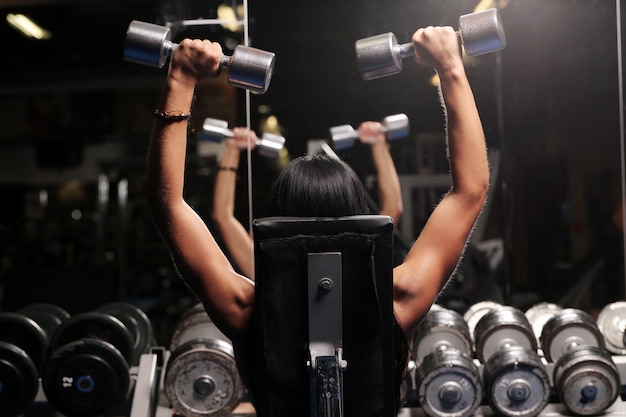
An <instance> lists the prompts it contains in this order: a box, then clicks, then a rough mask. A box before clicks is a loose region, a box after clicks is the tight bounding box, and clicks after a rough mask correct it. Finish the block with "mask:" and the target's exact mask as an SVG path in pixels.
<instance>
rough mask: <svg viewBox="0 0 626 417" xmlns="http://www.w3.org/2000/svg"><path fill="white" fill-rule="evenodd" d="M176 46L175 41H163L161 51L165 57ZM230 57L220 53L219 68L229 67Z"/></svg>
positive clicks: (172, 51)
mask: <svg viewBox="0 0 626 417" xmlns="http://www.w3.org/2000/svg"><path fill="white" fill-rule="evenodd" d="M176 48H178V44H177V43H176V42H172V41H165V42H163V52H164V53H165V55H166V56H167V57H170V56H172V54H173V53H174V50H175V49H176ZM231 59H232V57H231V56H228V55H222V57H221V58H220V68H221V69H226V70H227V69H228V68H229V67H230V62H231Z"/></svg>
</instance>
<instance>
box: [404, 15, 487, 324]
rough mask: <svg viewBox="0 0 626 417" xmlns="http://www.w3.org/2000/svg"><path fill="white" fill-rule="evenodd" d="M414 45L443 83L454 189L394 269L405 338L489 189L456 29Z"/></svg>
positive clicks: (425, 35) (423, 33)
mask: <svg viewBox="0 0 626 417" xmlns="http://www.w3.org/2000/svg"><path fill="white" fill-rule="evenodd" d="M413 43H414V46H415V50H416V59H417V61H418V62H419V63H421V64H424V65H428V66H430V67H432V68H434V69H435V70H436V71H437V73H438V75H439V79H440V82H441V96H442V100H443V104H444V109H445V112H446V125H447V145H448V153H449V163H450V172H451V175H452V187H451V188H450V190H449V191H448V193H447V194H446V195H445V196H444V197H443V198H442V200H441V201H440V203H439V204H438V205H437V207H436V208H435V209H434V211H433V212H432V214H431V216H430V217H429V219H428V221H427V222H426V225H425V226H424V229H423V230H422V232H421V233H420V235H419V237H418V238H417V240H416V241H415V243H414V245H413V247H412V248H411V250H410V251H409V253H408V255H407V257H406V259H405V262H404V263H403V264H402V265H400V266H398V267H396V269H395V270H394V308H395V311H396V316H397V319H398V322H399V324H400V325H401V327H402V328H403V329H404V330H405V332H406V333H407V334H411V333H412V330H413V329H414V328H415V326H416V325H417V324H418V323H419V321H420V320H421V319H422V318H423V317H424V315H425V314H426V313H427V312H428V309H429V308H430V306H431V305H432V303H433V302H434V300H435V298H436V297H437V295H438V293H439V291H440V290H441V289H442V288H443V286H444V285H445V283H446V282H447V280H448V279H449V277H450V276H451V275H452V274H453V272H454V271H455V269H456V267H457V265H458V263H459V260H460V258H461V256H462V255H463V251H464V249H465V246H466V243H467V241H468V238H469V237H470V234H471V231H472V229H473V227H474V224H475V222H476V219H477V218H478V216H479V214H480V212H481V210H482V207H483V205H484V202H485V198H486V195H487V189H488V186H489V165H488V161H487V150H486V146H485V137H484V133H483V129H482V125H481V121H480V117H479V114H478V110H477V108H476V104H475V101H474V96H473V93H472V90H471V88H470V85H469V82H468V80H467V77H466V74H465V69H464V67H463V62H462V60H461V56H460V54H459V46H458V40H457V38H456V35H455V34H454V31H453V29H452V28H449V27H446V28H432V27H431V28H427V29H420V30H418V31H417V32H416V33H415V34H414V36H413Z"/></svg>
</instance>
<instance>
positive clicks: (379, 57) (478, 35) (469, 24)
mask: <svg viewBox="0 0 626 417" xmlns="http://www.w3.org/2000/svg"><path fill="white" fill-rule="evenodd" d="M457 34H458V36H459V39H460V42H461V44H462V45H463V47H464V48H465V52H467V54H468V55H470V56H477V55H482V54H486V53H489V52H495V51H498V50H500V49H503V48H504V47H505V46H506V36H505V34H504V29H503V28H502V21H501V19H500V14H499V13H498V9H488V10H484V11H481V12H476V13H470V14H466V15H463V16H461V17H460V18H459V30H458V32H457ZM355 49H356V58H357V64H358V67H359V71H360V72H361V77H362V78H363V79H364V80H373V79H375V78H381V77H385V76H387V75H393V74H397V73H399V72H400V71H402V60H403V59H404V58H409V57H413V56H415V51H414V50H413V43H411V42H409V43H405V44H402V45H399V44H398V41H397V39H396V36H395V35H394V34H393V33H391V32H389V33H383V34H381V35H375V36H371V37H369V38H364V39H359V40H357V41H356V43H355Z"/></svg>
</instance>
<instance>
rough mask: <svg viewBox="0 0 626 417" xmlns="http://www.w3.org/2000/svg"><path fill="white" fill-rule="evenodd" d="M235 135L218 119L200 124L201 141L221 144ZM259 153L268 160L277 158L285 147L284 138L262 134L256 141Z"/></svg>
mask: <svg viewBox="0 0 626 417" xmlns="http://www.w3.org/2000/svg"><path fill="white" fill-rule="evenodd" d="M234 136H235V133H234V132H233V131H232V130H230V129H229V128H228V122H226V121H225V120H220V119H212V118H210V117H207V118H206V119H204V123H203V124H202V134H201V136H200V139H201V140H208V141H211V142H218V143H219V142H221V141H223V140H224V139H226V138H232V137H234ZM256 146H257V148H258V150H259V153H260V154H261V155H263V156H267V157H270V158H278V154H279V153H280V151H281V150H282V149H283V147H284V146H285V138H284V137H282V136H280V135H274V134H272V133H263V136H262V137H261V138H260V139H258V140H257V141H256Z"/></svg>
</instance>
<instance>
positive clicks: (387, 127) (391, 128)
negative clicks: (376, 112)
mask: <svg viewBox="0 0 626 417" xmlns="http://www.w3.org/2000/svg"><path fill="white" fill-rule="evenodd" d="M381 124H382V133H383V134H385V136H386V137H387V140H393V139H397V138H401V137H405V136H407V135H408V134H409V118H408V116H407V115H406V114H403V113H400V114H393V115H391V116H387V117H385V118H384V119H383V120H382V122H381ZM330 137H331V138H332V140H333V144H334V146H335V149H337V150H343V149H347V148H351V147H352V146H354V142H355V141H356V140H357V139H359V133H358V132H357V131H356V130H355V129H354V128H353V127H352V126H351V125H339V126H334V127H331V128H330Z"/></svg>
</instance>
